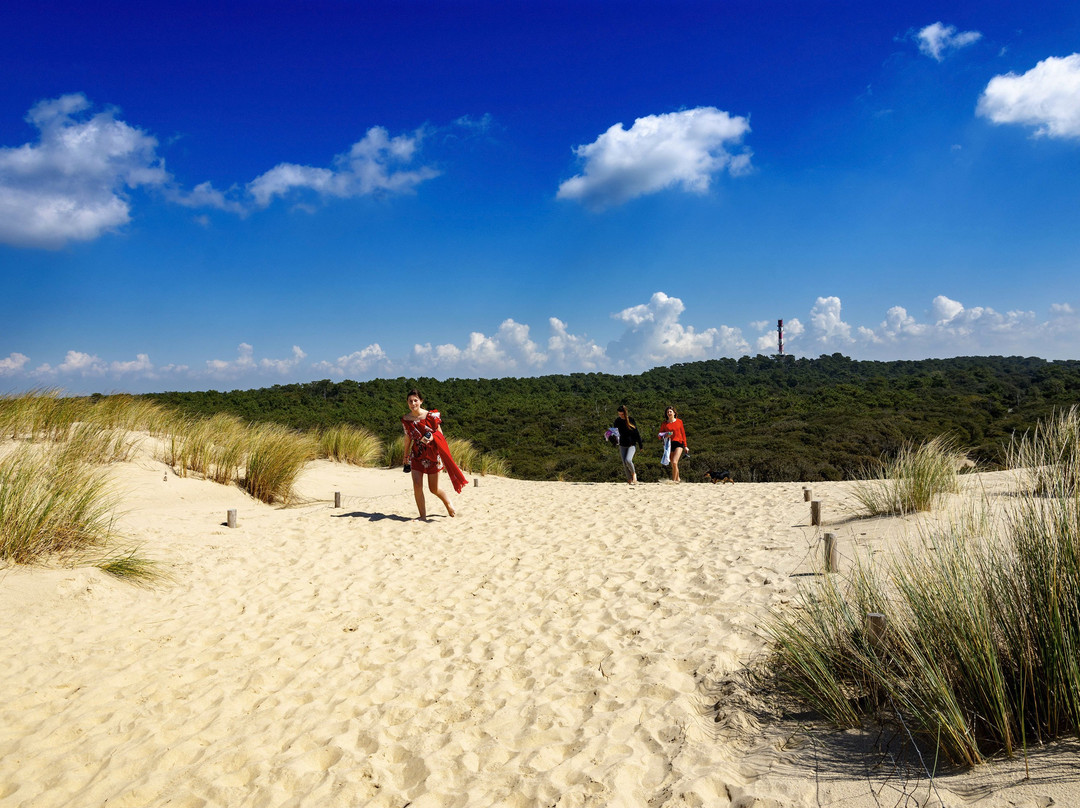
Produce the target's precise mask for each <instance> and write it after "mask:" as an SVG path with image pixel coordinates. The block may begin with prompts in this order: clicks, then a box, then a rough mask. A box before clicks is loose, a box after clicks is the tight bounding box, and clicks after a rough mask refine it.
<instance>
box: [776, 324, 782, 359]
mask: <svg viewBox="0 0 1080 808" xmlns="http://www.w3.org/2000/svg"><path fill="white" fill-rule="evenodd" d="M776 341H777V343H778V344H779V346H780V355H781V356H783V355H784V321H783V320H777V321H776Z"/></svg>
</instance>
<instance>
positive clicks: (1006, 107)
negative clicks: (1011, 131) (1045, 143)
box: [976, 53, 1080, 138]
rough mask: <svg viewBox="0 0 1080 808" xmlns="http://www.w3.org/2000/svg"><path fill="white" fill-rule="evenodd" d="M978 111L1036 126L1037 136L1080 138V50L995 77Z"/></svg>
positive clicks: (999, 119)
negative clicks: (1019, 71) (1020, 72)
mask: <svg viewBox="0 0 1080 808" xmlns="http://www.w3.org/2000/svg"><path fill="white" fill-rule="evenodd" d="M976 111H977V113H978V114H979V115H981V116H983V117H984V118H988V119H989V120H991V121H993V122H994V123H997V124H1005V123H1016V124H1022V125H1024V126H1033V127H1035V135H1036V136H1038V137H1053V138H1080V53H1074V54H1072V55H1071V56H1065V57H1061V58H1059V57H1056V56H1051V57H1049V58H1047V59H1043V60H1042V61H1041V62H1039V63H1038V64H1037V65H1035V67H1033V68H1031V70H1029V71H1028V72H1026V73H1024V74H1023V75H1019V76H1018V75H1016V74H1015V73H1006V74H1005V75H1003V76H994V78H992V79H990V83H989V84H987V85H986V89H985V90H984V91H983V94H982V95H981V96H980V97H979V103H978V106H977V107H976Z"/></svg>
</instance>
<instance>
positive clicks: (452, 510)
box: [446, 503, 457, 519]
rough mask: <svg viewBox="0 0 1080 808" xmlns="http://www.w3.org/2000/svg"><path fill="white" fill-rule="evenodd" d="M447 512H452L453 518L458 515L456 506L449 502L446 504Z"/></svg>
mask: <svg viewBox="0 0 1080 808" xmlns="http://www.w3.org/2000/svg"><path fill="white" fill-rule="evenodd" d="M446 512H447V513H448V514H450V518H451V519H453V518H454V517H455V516H457V511H456V510H455V509H454V506H453V505H450V504H449V503H447V505H446Z"/></svg>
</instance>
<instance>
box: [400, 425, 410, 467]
mask: <svg viewBox="0 0 1080 808" xmlns="http://www.w3.org/2000/svg"><path fill="white" fill-rule="evenodd" d="M401 431H402V432H404V433H405V441H404V442H403V443H402V444H401V447H402V455H401V463H402V465H404V464H406V463H408V462H409V454H410V453H411V452H412V438H410V437H409V430H407V429H406V428H405V425H404V424H402V425H401Z"/></svg>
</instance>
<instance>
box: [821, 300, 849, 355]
mask: <svg viewBox="0 0 1080 808" xmlns="http://www.w3.org/2000/svg"><path fill="white" fill-rule="evenodd" d="M810 325H811V327H812V328H813V329H814V332H815V335H816V337H815V338H816V339H817V341H818V342H820V343H821V344H822V345H826V346H829V345H832V346H843V345H850V344H851V343H852V342H854V341H855V340H854V338H853V337H852V336H851V326H850V325H848V324H847V323H845V322H844V320H843V319H842V318H841V316H840V298H838V297H819V298H818V299H817V301H816V302H815V303H814V307H813V308H812V309H811V310H810Z"/></svg>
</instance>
